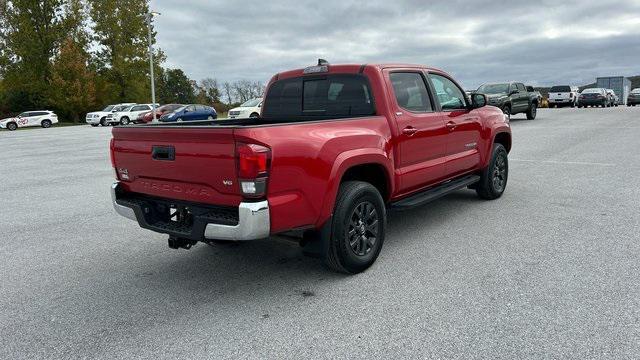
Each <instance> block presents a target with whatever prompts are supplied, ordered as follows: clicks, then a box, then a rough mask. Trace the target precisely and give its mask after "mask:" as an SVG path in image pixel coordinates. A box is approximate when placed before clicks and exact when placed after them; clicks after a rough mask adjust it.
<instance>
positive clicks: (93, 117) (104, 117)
mask: <svg viewBox="0 0 640 360" xmlns="http://www.w3.org/2000/svg"><path fill="white" fill-rule="evenodd" d="M131 105H135V103H123V104H114V105H109V106H107V107H106V108H104V110H102V111H95V112H90V113H88V114H87V117H86V119H85V121H86V122H87V124H91V126H98V125H102V126H109V125H111V123H110V122H109V120H108V117H109V114H111V113H113V112H114V111H116V109H123V108H124V107H126V106H131Z"/></svg>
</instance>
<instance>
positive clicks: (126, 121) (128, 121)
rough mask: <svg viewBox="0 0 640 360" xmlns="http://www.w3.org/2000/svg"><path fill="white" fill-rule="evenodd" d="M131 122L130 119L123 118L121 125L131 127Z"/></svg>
mask: <svg viewBox="0 0 640 360" xmlns="http://www.w3.org/2000/svg"><path fill="white" fill-rule="evenodd" d="M130 122H131V121H130V120H129V118H128V117H126V116H125V117H123V118H122V119H120V125H129V123H130Z"/></svg>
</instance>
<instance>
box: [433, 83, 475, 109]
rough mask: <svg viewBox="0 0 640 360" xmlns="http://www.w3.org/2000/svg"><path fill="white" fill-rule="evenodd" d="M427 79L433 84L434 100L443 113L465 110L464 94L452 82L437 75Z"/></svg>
mask: <svg viewBox="0 0 640 360" xmlns="http://www.w3.org/2000/svg"><path fill="white" fill-rule="evenodd" d="M429 79H431V82H432V83H433V87H434V88H435V91H436V98H437V99H438V101H439V102H440V106H441V107H442V110H443V111H448V110H460V109H466V108H467V103H466V100H465V99H466V96H465V95H464V92H463V91H462V90H461V89H460V88H459V87H458V86H457V85H456V84H455V83H454V82H453V81H451V80H450V79H448V78H446V77H444V76H441V75H437V74H429Z"/></svg>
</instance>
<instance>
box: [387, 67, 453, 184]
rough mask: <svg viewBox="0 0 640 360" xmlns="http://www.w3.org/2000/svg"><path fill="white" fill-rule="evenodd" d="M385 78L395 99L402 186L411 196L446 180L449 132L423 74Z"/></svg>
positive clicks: (395, 74) (413, 72)
mask: <svg viewBox="0 0 640 360" xmlns="http://www.w3.org/2000/svg"><path fill="white" fill-rule="evenodd" d="M385 78H386V81H387V87H388V89H389V93H392V94H393V95H394V96H392V97H391V98H392V101H391V102H392V106H393V114H394V115H395V118H396V126H397V129H396V131H397V134H398V135H397V139H398V140H397V147H396V156H397V164H398V165H397V168H396V175H397V177H398V184H399V185H398V186H399V190H400V192H401V193H407V192H411V191H413V190H417V189H420V188H423V187H425V186H428V185H430V184H433V183H436V182H438V181H439V180H441V179H442V178H443V176H444V161H445V148H446V137H447V130H446V128H445V126H444V122H443V120H442V116H441V115H440V114H438V113H437V112H436V111H435V108H434V106H433V104H434V102H433V98H432V96H431V95H430V94H429V90H428V86H427V82H426V78H425V75H424V73H423V72H422V71H420V70H416V69H408V70H406V71H405V70H393V71H390V72H389V71H388V72H385Z"/></svg>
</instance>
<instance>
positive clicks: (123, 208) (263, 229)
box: [111, 182, 271, 241]
mask: <svg viewBox="0 0 640 360" xmlns="http://www.w3.org/2000/svg"><path fill="white" fill-rule="evenodd" d="M119 188H120V183H118V182H116V183H114V184H113V185H111V200H112V202H113V208H114V209H115V211H116V212H117V213H118V214H120V215H121V216H124V217H125V218H127V219H130V220H133V221H136V222H138V224H139V225H140V226H141V227H143V228H145V229H149V230H153V231H157V232H161V233H166V234H169V235H172V236H178V237H188V238H190V239H193V240H238V241H244V240H258V239H264V238H266V237H268V236H269V232H270V229H271V220H270V216H269V202H268V201H267V200H264V201H260V202H255V203H254V202H242V203H240V206H239V207H238V223H237V225H227V224H217V223H211V222H208V223H206V225H205V226H204V231H202V227H200V226H195V225H194V226H193V231H192V233H191V234H187V235H185V234H176V233H175V232H173V231H171V230H170V229H168V228H167V227H156V226H154V224H149V223H148V222H147V221H146V219H145V215H144V212H143V209H142V208H141V206H140V205H138V204H134V203H130V202H126V201H118V200H119V199H118V193H119V191H120V190H119ZM196 221H198V222H202V221H205V220H203V219H196ZM193 232H198V233H193Z"/></svg>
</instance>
